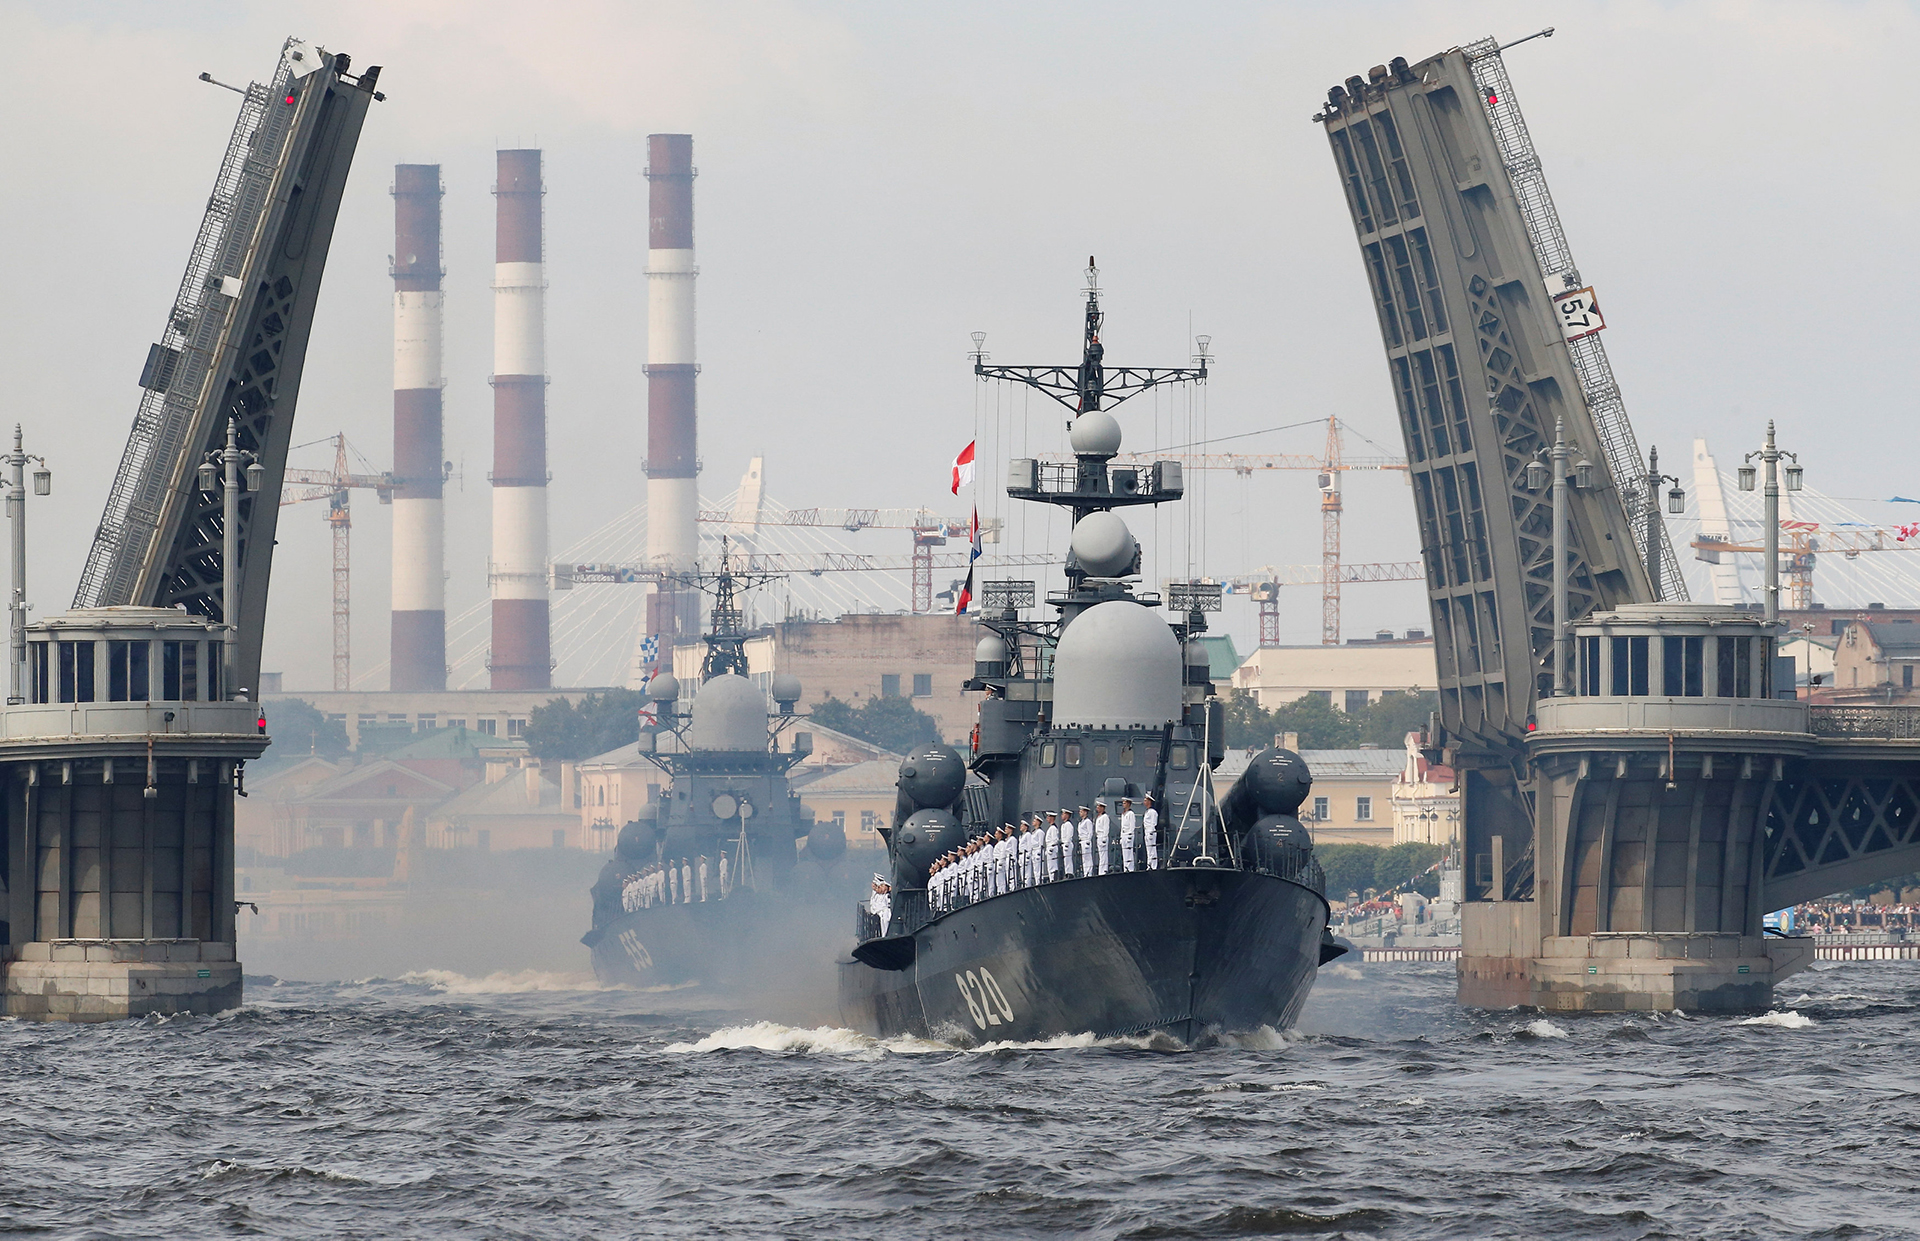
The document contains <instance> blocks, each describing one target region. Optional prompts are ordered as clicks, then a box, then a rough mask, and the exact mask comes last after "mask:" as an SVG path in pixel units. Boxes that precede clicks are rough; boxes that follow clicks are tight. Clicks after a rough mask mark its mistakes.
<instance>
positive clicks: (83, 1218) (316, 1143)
mask: <svg viewBox="0 0 1920 1241" xmlns="http://www.w3.org/2000/svg"><path fill="white" fill-rule="evenodd" d="M1451 975H1452V971H1451V968H1450V967H1446V966H1420V965H1393V966H1369V967H1364V968H1355V967H1352V966H1338V965H1336V966H1334V967H1331V968H1330V969H1329V970H1327V971H1325V972H1323V975H1322V977H1321V979H1320V984H1319V986H1318V988H1317V989H1316V992H1315V995H1314V999H1313V1000H1312V1002H1311V1003H1310V1004H1309V1007H1308V1010H1307V1016H1306V1018H1305V1020H1304V1021H1303V1023H1302V1029H1301V1031H1300V1032H1299V1033H1296V1034H1290V1035H1288V1036H1286V1037H1284V1038H1282V1037H1268V1038H1261V1039H1253V1040H1248V1041H1247V1042H1246V1043H1245V1045H1242V1046H1238V1047H1230V1048H1222V1049H1215V1050H1211V1051H1203V1052H1178V1051H1169V1050H1164V1049H1158V1048H1155V1047H1152V1046H1148V1045H1141V1044H1137V1043H1124V1044H1105V1045H1096V1044H1094V1043H1092V1041H1091V1040H1087V1039H1069V1040H1062V1041H1061V1045H1059V1046H1045V1047H1032V1046H1018V1047H1000V1048H992V1049H987V1050H983V1051H973V1052H959V1051H955V1050H953V1049H951V1048H946V1047H942V1046H939V1045H934V1044H926V1043H914V1042H909V1041H900V1042H893V1043H877V1042H875V1041H873V1040H871V1039H867V1038H863V1037H861V1036H858V1035H855V1034H852V1033H850V1032H847V1031H843V1030H836V1029H833V1028H830V1027H823V1028H820V1029H813V1030H807V1029H800V1028H796V1027H793V1026H784V1025H777V1024H773V1023H770V1022H756V1021H752V1020H749V1019H745V1018H742V1017H740V1016H737V1015H720V1014H702V1013H700V1012H698V1011H692V1010H688V1011H680V1012H677V1013H673V1012H669V1013H662V1012H660V1011H659V1010H661V1009H663V1008H667V1007H671V1006H672V1005H674V1004H675V1003H678V1002H684V1001H686V1000H690V999H692V998H693V997H688V996H681V995H675V996H659V995H653V996H649V995H638V994H634V993H628V992H596V991H592V990H580V989H577V988H578V987H579V986H580V985H581V981H582V980H579V979H573V978H567V977H559V976H554V975H544V974H533V973H528V974H519V975H505V976H494V977H492V978H487V979H480V980H473V979H467V978H463V977H461V976H459V975H451V974H424V975H412V976H409V977H408V978H407V979H405V980H402V981H374V982H365V983H357V984H325V985H321V984H296V983H282V984H280V985H271V984H269V983H263V982H260V981H257V980H256V981H255V982H253V983H252V984H250V992H249V1003H248V1006H247V1007H246V1008H244V1009H242V1010H240V1011H238V1012H234V1013H229V1014H226V1015H224V1016H221V1017H218V1018H182V1019H176V1020H171V1021H147V1022H139V1023H126V1024H120V1025H111V1026H99V1027H80V1026H58V1025H37V1024H28V1023H22V1022H11V1021H9V1022H0V1232H21V1233H28V1232H31V1233H41V1234H45V1235H54V1236H88V1237H109V1236H112V1237H120V1236H160V1235H165V1236H174V1237H179V1236H194V1237H198V1236H209V1235H213V1234H215V1233H228V1234H236V1235H249V1234H252V1235H269V1236H283V1237H315V1236H334V1237H394V1236H407V1237H413V1236H422V1237H438V1236H449V1237H453V1236H457V1237H466V1236H472V1237H541V1238H547V1237H589V1236H593V1237H604V1236H646V1237H682V1236H722V1235H724V1236H729V1237H762V1236H765V1237H776V1236H777V1237H831V1238H864V1237H881V1238H889V1239H897V1238H924V1237H957V1238H975V1237H1002V1236H1090V1237H1131V1238H1181V1237H1242V1236H1266V1235H1288V1236H1334V1237H1337V1236H1349V1237H1365V1236H1393V1237H1489V1236H1548V1235H1551V1236H1559V1237H1566V1238H1589V1237H1781V1236H1796V1237H1813V1236H1818V1237H1896V1236H1898V1237H1905V1236H1916V1235H1920V1212H1916V1205H1920V1197H1916V1189H1920V1170H1916V1164H1915V1161H1914V1158H1913V1156H1914V1153H1915V1149H1916V1135H1917V1134H1920V1093H1917V1091H1920V1083H1917V1079H1916V1074H1915V1071H1914V1051H1915V1043H1916V1033H1920V967H1916V966H1914V965H1908V964H1904V963H1876V964H1858V965H1853V964H1849V965H1844V966H1835V967H1828V968H1820V969H1816V970H1814V971H1811V972H1809V973H1807V974H1802V975H1800V976H1799V977H1798V978H1795V979H1793V980H1792V981H1791V982H1790V983H1789V984H1788V986H1787V988H1785V989H1783V991H1782V995H1781V998H1782V1001H1783V1003H1782V1005H1781V1009H1780V1011H1779V1012H1778V1013H1777V1014H1774V1015H1771V1016H1768V1017H1764V1018H1760V1019H1757V1020H1754V1019H1747V1020H1742V1019H1738V1018H1674V1017H1667V1018H1662V1019H1653V1018H1650V1017H1644V1016H1642V1017H1634V1018H1623V1017H1593V1018H1580V1019H1576V1018H1555V1019H1553V1020H1551V1021H1548V1020H1542V1019H1537V1018H1534V1017H1530V1016H1527V1015H1524V1014H1517V1013H1484V1012H1465V1011H1461V1010H1459V1009H1456V1008H1455V1007H1454V1006H1453V1004H1452V1000H1451Z"/></svg>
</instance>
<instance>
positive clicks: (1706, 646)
mask: <svg viewBox="0 0 1920 1241" xmlns="http://www.w3.org/2000/svg"><path fill="white" fill-rule="evenodd" d="M1772 632H1773V631H1772V629H1771V627H1769V626H1768V625H1767V624H1766V623H1765V622H1764V621H1763V620H1762V619H1761V618H1760V617H1758V616H1756V615H1754V614H1753V613H1749V612H1744V611H1740V610H1737V609H1732V608H1722V607H1714V606H1711V605H1694V604H1647V605H1629V606H1624V607H1621V608H1619V609H1616V610H1615V611H1613V612H1608V613H1599V614H1596V615H1594V616H1591V617H1589V618H1588V620H1587V621H1586V622H1584V623H1583V624H1581V625H1579V626H1578V627H1577V628H1576V630H1575V643H1574V645H1575V648H1576V651H1577V652H1578V659H1579V665H1578V676H1577V681H1576V684H1577V686H1578V688H1579V690H1580V691H1581V692H1580V693H1579V694H1578V695H1577V696H1572V697H1561V698H1551V699H1545V700H1542V701H1541V702H1540V703H1539V704H1538V705H1537V707H1536V709H1535V714H1536V723H1537V728H1536V729H1535V731H1534V732H1532V733H1531V734H1530V735H1529V738H1528V747H1527V748H1528V759H1529V764H1530V767H1531V774H1532V781H1531V791H1532V798H1533V817H1534V839H1533V861H1534V866H1533V876H1532V897H1533V899H1531V900H1524V901H1513V900H1493V901H1485V902H1477V903H1475V904H1473V905H1470V906H1468V907H1467V908H1466V909H1465V910H1464V911H1463V912H1464V917H1463V921H1462V939H1463V944H1462V956H1461V962H1460V967H1459V969H1460V999H1461V1002H1462V1003H1466V1004H1474V1005H1485V1006H1501V1007H1504V1006H1508V1005H1516V1004H1517V1005H1522V1006H1525V1007H1529V1008H1536V1009H1540V1010H1543V1011H1548V1012H1582V1011H1626V1010H1655V1011H1666V1010H1672V1009H1676V1008H1677V1009H1683V1010H1688V1011H1694V1010H1699V1011H1707V1012H1730V1011H1742V1010H1749V1009H1758V1008H1764V1007H1765V1006H1766V1005H1767V1004H1768V1003H1769V1002H1770V1001H1771V999H1772V995H1773V986H1774V984H1775V983H1776V982H1778V981H1779V980H1781V979H1783V978H1785V977H1787V976H1788V975H1789V974H1792V973H1793V972H1795V971H1797V970H1799V969H1803V968H1805V967H1806V966H1807V965H1808V964H1810V963H1811V962H1812V959H1813V952H1812V944H1811V941H1803V940H1786V941H1781V940H1777V939H1772V940H1770V939H1769V938H1768V937H1766V936H1765V935H1764V933H1763V931H1762V927H1761V919H1762V917H1763V915H1764V914H1765V912H1766V911H1767V909H1768V908H1770V907H1771V906H1770V905H1769V904H1768V891H1767V886H1766V876H1767V862H1768V842H1769V839H1770V836H1769V824H1770V822H1771V820H1772V817H1773V815H1774V811H1775V805H1776V797H1775V793H1776V789H1777V787H1778V786H1779V785H1780V784H1781V782H1782V780H1783V779H1785V778H1786V777H1787V775H1788V773H1789V772H1790V771H1793V772H1802V771H1804V770H1806V769H1807V767H1808V762H1809V758H1810V756H1811V755H1812V754H1813V753H1814V751H1815V749H1816V740H1815V738H1814V736H1813V734H1812V733H1811V732H1810V731H1809V728H1808V718H1807V707H1806V705H1805V704H1803V703H1801V702H1798V701H1795V700H1792V699H1780V698H1774V697H1772V696H1771V692H1772V679H1771V674H1772V660H1773V642H1772V637H1771V634H1772ZM1653 690H1671V691H1673V692H1671V693H1661V694H1655V693H1653V692H1651V691H1653ZM1603 691H1604V692H1603ZM1616 691H1617V692H1616ZM1469 813H1471V808H1469ZM1843 886H1844V885H1843ZM1504 894H1505V893H1495V894H1494V895H1504Z"/></svg>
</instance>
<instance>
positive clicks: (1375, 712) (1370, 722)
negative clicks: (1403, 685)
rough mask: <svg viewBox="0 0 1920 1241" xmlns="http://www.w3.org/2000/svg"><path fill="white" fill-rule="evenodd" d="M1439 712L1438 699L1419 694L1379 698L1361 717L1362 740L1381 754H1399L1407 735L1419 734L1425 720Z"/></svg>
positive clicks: (1409, 692)
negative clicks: (1389, 751)
mask: <svg viewBox="0 0 1920 1241" xmlns="http://www.w3.org/2000/svg"><path fill="white" fill-rule="evenodd" d="M1439 709H1440V695H1438V694H1423V693H1420V692H1419V691H1418V690H1396V691H1394V692H1393V693H1389V694H1382V695H1380V697H1379V698H1378V699H1377V700H1375V701H1373V702H1371V703H1368V704H1367V709H1366V711H1365V712H1364V713H1362V715H1361V717H1360V731H1361V739H1362V740H1365V741H1370V742H1372V743H1373V744H1374V745H1377V746H1379V747H1380V748H1381V749H1383V750H1398V749H1400V748H1401V747H1402V746H1404V745H1406V743H1407V734H1408V733H1412V732H1420V731H1422V730H1424V729H1425V728H1426V726H1427V719H1428V717H1429V716H1431V715H1432V714H1433V713H1434V712H1435V711H1438V710H1439Z"/></svg>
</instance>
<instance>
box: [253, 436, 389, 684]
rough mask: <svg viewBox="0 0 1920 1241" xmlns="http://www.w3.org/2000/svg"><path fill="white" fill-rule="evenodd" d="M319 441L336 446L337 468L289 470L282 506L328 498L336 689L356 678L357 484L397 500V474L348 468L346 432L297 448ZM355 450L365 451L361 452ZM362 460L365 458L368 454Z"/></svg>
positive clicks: (384, 501)
mask: <svg viewBox="0 0 1920 1241" xmlns="http://www.w3.org/2000/svg"><path fill="white" fill-rule="evenodd" d="M314 444H332V445H333V468H332V469H331V470H295V469H289V470H287V472H286V474H285V477H284V481H283V484H282V488H281V492H280V506H281V507H282V508H285V507H286V506H287V505H289V504H302V503H305V502H306V501H308V500H325V501H326V502H327V524H328V525H329V526H332V527H333V688H334V689H336V690H344V689H348V688H350V687H351V685H352V683H353V676H352V673H353V626H352V624H351V619H352V616H351V614H352V592H351V590H350V587H349V579H350V577H351V574H350V573H349V562H350V550H351V549H350V547H349V543H350V540H351V532H352V530H353V508H352V505H351V504H350V503H349V499H350V497H351V496H352V494H353V489H354V488H355V487H365V488H371V489H372V490H373V491H374V493H375V494H376V495H378V496H379V497H380V503H382V504H391V503H393V484H394V479H393V475H392V474H391V473H383V474H355V473H354V472H353V471H352V470H351V469H350V468H349V467H348V463H347V451H348V449H347V436H346V432H344V431H343V432H341V433H340V434H338V435H334V436H331V437H329V438H327V439H323V440H311V441H309V442H308V443H305V444H297V445H295V446H294V447H295V448H310V447H312V446H313V445H314ZM288 451H289V452H291V451H293V449H289V450H288ZM354 455H355V456H359V453H357V452H356V453H355V454H354ZM361 459H362V460H363V461H364V460H365V458H364V457H363V458H361Z"/></svg>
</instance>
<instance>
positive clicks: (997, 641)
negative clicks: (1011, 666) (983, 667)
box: [973, 633, 1007, 664]
mask: <svg viewBox="0 0 1920 1241" xmlns="http://www.w3.org/2000/svg"><path fill="white" fill-rule="evenodd" d="M973 662H974V663H976V664H1004V663H1006V662H1007V640H1006V639H1005V638H1003V637H1001V636H1000V635H999V634H997V633H989V634H988V635H987V636H986V637H984V638H982V639H980V640H979V641H978V642H976V643H974V644H973Z"/></svg>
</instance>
